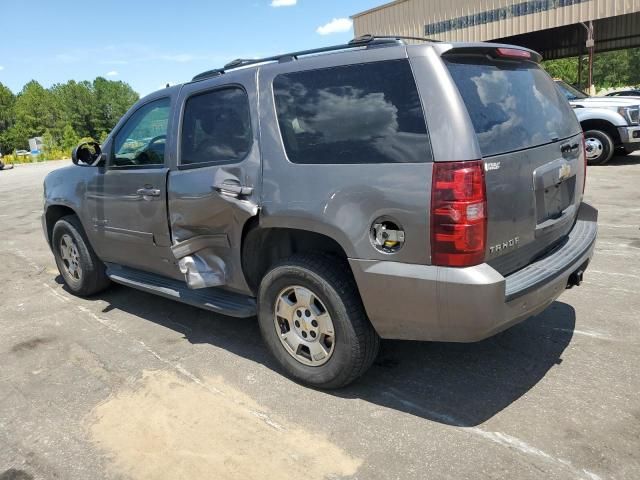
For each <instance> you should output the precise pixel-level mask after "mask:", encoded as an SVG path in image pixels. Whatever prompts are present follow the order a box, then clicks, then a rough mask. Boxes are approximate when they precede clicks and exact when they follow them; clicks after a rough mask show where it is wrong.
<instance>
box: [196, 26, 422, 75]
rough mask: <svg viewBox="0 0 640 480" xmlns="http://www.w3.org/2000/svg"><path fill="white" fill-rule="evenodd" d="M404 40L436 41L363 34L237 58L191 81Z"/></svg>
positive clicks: (397, 42) (392, 43)
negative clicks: (339, 41)
mask: <svg viewBox="0 0 640 480" xmlns="http://www.w3.org/2000/svg"><path fill="white" fill-rule="evenodd" d="M402 40H424V41H435V40H429V39H428V38H420V37H402V36H377V35H362V36H360V37H356V38H354V39H353V40H351V41H350V42H349V43H346V44H342V45H333V46H330V47H321V48H313V49H311V50H301V51H298V52H291V53H282V54H279V55H273V56H271V57H265V58H237V59H235V60H233V61H231V62H229V63H227V64H226V65H225V66H224V67H223V68H216V69H213V70H208V71H206V72H202V73H200V74H198V75H196V76H195V77H193V79H192V80H191V81H192V82H196V81H199V80H204V79H205V78H211V77H217V76H219V75H222V74H224V73H225V72H227V71H229V70H233V69H236V68H241V67H246V66H249V65H256V64H258V63H266V62H290V61H293V60H297V59H298V57H302V56H305V55H315V54H319V53H328V52H336V51H339V50H348V49H351V48H358V47H373V46H383V45H397V44H399V43H401V41H402Z"/></svg>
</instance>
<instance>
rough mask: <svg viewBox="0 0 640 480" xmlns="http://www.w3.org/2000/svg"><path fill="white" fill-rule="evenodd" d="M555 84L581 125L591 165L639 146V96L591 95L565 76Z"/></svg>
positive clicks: (599, 163) (602, 162)
mask: <svg viewBox="0 0 640 480" xmlns="http://www.w3.org/2000/svg"><path fill="white" fill-rule="evenodd" d="M556 84H557V85H558V87H559V88H560V90H561V91H562V93H563V94H564V95H565V96H566V97H567V100H569V103H570V104H571V106H572V107H573V109H574V111H575V113H576V116H577V117H578V120H579V121H580V125H582V130H583V131H584V136H585V147H586V151H587V160H588V162H589V165H604V164H605V163H607V162H608V161H609V160H611V157H613V155H614V153H619V154H623V155H626V154H629V153H632V152H635V151H636V150H640V98H629V97H626V98H622V97H590V96H588V95H586V94H584V93H583V92H581V91H580V90H577V89H575V88H573V87H572V86H571V85H569V84H567V83H565V82H564V81H562V80H556Z"/></svg>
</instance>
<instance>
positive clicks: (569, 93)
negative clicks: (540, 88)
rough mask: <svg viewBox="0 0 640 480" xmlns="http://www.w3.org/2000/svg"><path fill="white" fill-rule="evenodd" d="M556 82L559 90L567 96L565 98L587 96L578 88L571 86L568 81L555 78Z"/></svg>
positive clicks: (587, 96)
mask: <svg viewBox="0 0 640 480" xmlns="http://www.w3.org/2000/svg"><path fill="white" fill-rule="evenodd" d="M556 84H557V85H558V87H560V90H561V91H562V93H563V94H564V96H565V97H567V100H578V99H581V98H589V95H586V94H584V93H582V92H581V91H580V90H578V89H576V88H573V87H572V86H571V85H569V84H568V83H565V82H563V81H562V80H556Z"/></svg>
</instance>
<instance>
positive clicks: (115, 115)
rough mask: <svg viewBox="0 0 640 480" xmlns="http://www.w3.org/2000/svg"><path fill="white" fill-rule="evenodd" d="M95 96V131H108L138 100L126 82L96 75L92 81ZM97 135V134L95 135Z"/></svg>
mask: <svg viewBox="0 0 640 480" xmlns="http://www.w3.org/2000/svg"><path fill="white" fill-rule="evenodd" d="M93 91H94V94H95V98H96V118H97V120H96V124H95V125H94V129H95V132H94V133H96V132H102V131H106V132H109V131H111V130H112V129H113V127H115V126H116V123H118V120H120V118H121V117H122V116H123V115H124V114H125V113H127V110H129V108H131V106H132V105H133V104H134V103H136V102H137V101H138V99H139V98H140V97H139V96H138V94H137V93H136V92H135V91H134V90H133V89H132V88H131V87H130V86H129V85H128V84H126V83H124V82H121V81H110V80H107V79H105V78H103V77H98V78H96V79H95V80H94V81H93ZM95 136H97V135H95Z"/></svg>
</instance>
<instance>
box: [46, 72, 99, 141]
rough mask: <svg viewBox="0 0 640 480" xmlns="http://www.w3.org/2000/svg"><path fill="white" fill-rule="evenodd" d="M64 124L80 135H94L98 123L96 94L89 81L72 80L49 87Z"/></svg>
mask: <svg viewBox="0 0 640 480" xmlns="http://www.w3.org/2000/svg"><path fill="white" fill-rule="evenodd" d="M51 92H52V94H53V95H54V96H55V97H56V103H57V105H58V107H59V108H60V116H61V118H62V119H64V122H65V124H70V125H71V126H72V127H73V129H74V130H75V131H76V132H78V133H79V134H80V135H81V136H84V135H94V134H95V124H96V123H98V121H99V120H98V112H97V104H96V96H95V94H94V91H93V86H92V84H91V82H80V83H77V82H75V81H73V80H71V81H69V82H67V83H65V84H56V85H54V86H53V87H52V88H51Z"/></svg>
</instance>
